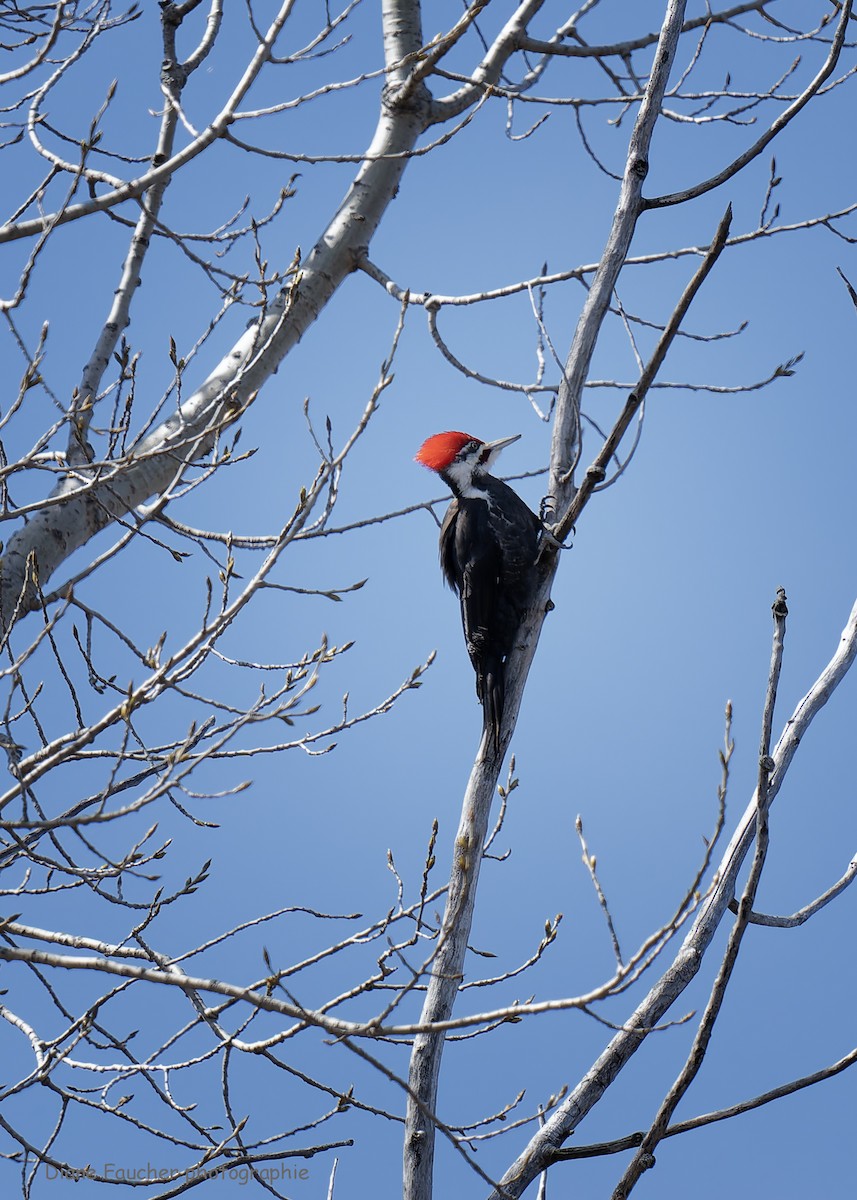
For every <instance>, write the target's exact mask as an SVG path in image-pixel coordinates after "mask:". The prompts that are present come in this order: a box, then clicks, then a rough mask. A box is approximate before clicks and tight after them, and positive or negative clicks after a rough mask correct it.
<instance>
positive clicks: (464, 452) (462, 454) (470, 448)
mask: <svg viewBox="0 0 857 1200" xmlns="http://www.w3.org/2000/svg"><path fill="white" fill-rule="evenodd" d="M481 445H482V443H481V442H477V441H476V439H475V438H474V439H473V441H471V442H465V443H464V445H463V446H462V447H461V449H460V450H459V452H458V454H457V455H456V458H458V459H460V460H461V461H463V460H464V459H465V458H469V457H470V455H471V454H472V453H473V452H474V450H478V449H479V447H480V446H481Z"/></svg>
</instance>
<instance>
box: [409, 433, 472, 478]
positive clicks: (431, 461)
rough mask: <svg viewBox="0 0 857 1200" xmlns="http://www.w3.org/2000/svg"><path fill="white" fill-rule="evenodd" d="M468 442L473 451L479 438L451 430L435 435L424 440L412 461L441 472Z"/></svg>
mask: <svg viewBox="0 0 857 1200" xmlns="http://www.w3.org/2000/svg"><path fill="white" fill-rule="evenodd" d="M468 442H472V443H473V446H474V449H475V447H476V446H478V445H480V442H479V438H475V437H473V436H471V434H469V433H461V432H460V431H459V430H456V429H451V430H449V431H448V432H447V433H435V434H434V435H433V436H432V437H430V438H426V440H425V441H424V442H423V444H422V445H421V446H420V448H419V450H418V451H417V452H416V454H415V455H414V460H415V461H416V462H418V463H422V465H423V466H424V467H428V468H429V470H431V471H443V470H445V468H446V467H448V466H449V465H450V463H452V462H454V461H455V458H456V456H457V455H458V454H459V452H460V451H461V450H463V449H464V447H465V446H466V445H467V444H468Z"/></svg>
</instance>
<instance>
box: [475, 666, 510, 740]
mask: <svg viewBox="0 0 857 1200" xmlns="http://www.w3.org/2000/svg"><path fill="white" fill-rule="evenodd" d="M480 682H481V685H482V686H481V688H480V689H479V699H480V700H481V701H482V726H483V729H484V730H485V734H486V736H487V737H489V738H490V739H491V741H492V743H493V745H494V750H495V752H497V751H499V749H500V726H501V724H502V723H503V704H504V702H505V698H506V681H505V673H504V667H503V661H502V659H500V658H494V659H493V660H492V661H491V662H490V663H489V664H488V665H486V666H485V668H484V670H483V672H482V676H481V680H480Z"/></svg>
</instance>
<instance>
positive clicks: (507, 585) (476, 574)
mask: <svg viewBox="0 0 857 1200" xmlns="http://www.w3.org/2000/svg"><path fill="white" fill-rule="evenodd" d="M520 436H521V435H520V434H519V433H516V434H515V436H514V437H508V438H501V439H500V440H499V441H496V442H480V440H479V438H475V437H471V436H470V434H469V433H459V432H449V433H436V434H435V435H434V437H430V438H428V440H427V441H425V442H423V444H422V446H420V448H419V450H418V451H417V454H416V461H417V462H419V463H422V464H423V466H425V467H429V468H430V469H431V470H432V471H436V472H437V473H438V475H440V477H441V479H442V480H443V481H444V483H445V484H446V485H447V486H448V487H449V488H450V490H451V491H452V494H453V497H454V499H453V501H452V503H451V504H450V506H449V508H448V509H447V510H446V516H445V517H444V519H443V525H442V526H441V531H440V565H441V568H442V570H443V574H444V576H445V577H446V581H447V583H448V584H449V586H450V587H451V588H452V589H453V591H455V592H457V593H458V596H459V599H460V601H461V621H462V624H463V625H464V640H465V642H466V643H467V652H468V654H469V655H470V661H471V662H472V663H473V669H474V670H475V672H476V695H477V696H478V697H479V700H480V701H481V703H482V713H483V726H484V731H485V734H489V733H490V735H491V737H492V738H493V742H494V749H495V751H496V750H499V747H500V723H501V721H502V719H503V701H504V696H505V680H504V671H505V661H506V656H507V655H508V654H509V652H510V651H511V649H512V646H513V645H514V642H515V636H516V634H517V632H518V628H519V626H520V624H521V621H522V620H523V618H524V616H525V614H526V611H527V608H528V607H529V604H530V599H531V595H532V591H533V584H534V575H535V573H534V567H535V563H536V556H537V554H538V547H539V534H540V532H541V528H542V527H541V523H540V521H539V519H538V517H536V515H535V513H533V512H531V511H530V509H529V508H527V506H526V504H525V503H524V502H523V500H522V499H521V498H520V496H518V495H517V493H516V492H513V491H512V489H511V488H510V487H509V486H508V484H505V483H503V481H502V480H501V479H495V478H494V476H493V475H489V473H488V470H489V468H490V466H491V464H492V463H493V462H494V460H495V459H496V457H497V455H498V454H499V453H500V451H501V450H502V449H503V447H504V446H508V445H509V444H510V443H511V442H516V441H517V440H518V438H519V437H520Z"/></svg>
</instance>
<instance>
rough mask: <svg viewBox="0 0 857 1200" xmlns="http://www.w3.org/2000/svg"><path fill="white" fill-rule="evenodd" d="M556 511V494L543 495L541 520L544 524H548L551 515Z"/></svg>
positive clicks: (540, 509)
mask: <svg viewBox="0 0 857 1200" xmlns="http://www.w3.org/2000/svg"><path fill="white" fill-rule="evenodd" d="M555 513H556V496H551V495H550V494H548V495H547V496H542V501H541V504H540V505H539V520H540V521H541V523H542V525H545V524H548V523H549V522H550V519H551V517H553V516H554V514H555Z"/></svg>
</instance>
